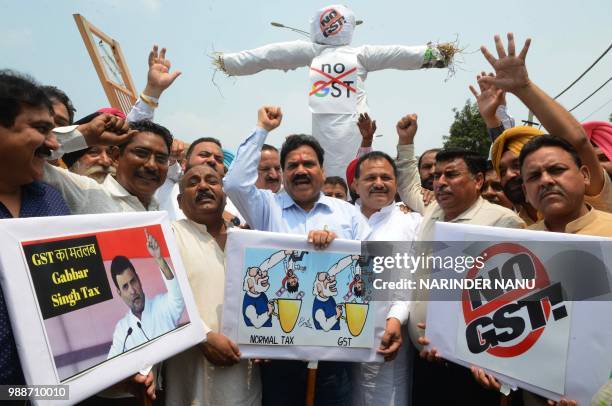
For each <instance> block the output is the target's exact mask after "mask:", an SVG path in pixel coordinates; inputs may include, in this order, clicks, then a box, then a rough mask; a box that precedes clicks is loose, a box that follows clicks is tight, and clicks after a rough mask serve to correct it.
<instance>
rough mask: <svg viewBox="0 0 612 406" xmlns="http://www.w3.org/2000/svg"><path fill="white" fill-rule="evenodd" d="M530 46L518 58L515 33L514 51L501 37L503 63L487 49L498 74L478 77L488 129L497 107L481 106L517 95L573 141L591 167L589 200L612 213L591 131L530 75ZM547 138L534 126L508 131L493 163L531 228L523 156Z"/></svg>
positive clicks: (610, 185)
mask: <svg viewBox="0 0 612 406" xmlns="http://www.w3.org/2000/svg"><path fill="white" fill-rule="evenodd" d="M530 43H531V40H530V39H528V40H527V41H526V42H525V46H524V47H523V49H522V50H521V52H520V53H519V54H518V55H517V54H516V52H515V44H514V36H513V34H512V33H509V34H508V49H509V51H508V53H506V52H505V51H504V50H503V44H502V41H501V39H500V37H499V36H495V44H496V48H497V49H498V50H502V52H498V56H499V58H498V59H496V58H495V57H494V56H493V55H492V54H491V53H490V52H489V51H488V50H487V49H486V48H485V47H482V48H481V50H482V53H483V55H484V56H485V58H486V59H487V60H488V61H489V63H490V64H491V66H492V67H493V68H494V69H495V75H493V74H490V75H479V76H478V84H479V85H480V87H481V91H482V93H481V94H478V93H477V92H476V91H475V90H474V88H473V87H471V90H472V93H474V95H475V96H476V97H477V99H479V98H480V99H483V101H482V103H481V102H480V101H479V108H480V109H481V114H482V115H483V118H485V117H488V118H485V121H486V122H487V126H491V125H494V124H491V122H492V121H494V118H493V117H490V116H491V111H493V109H488V110H483V109H482V108H481V104H483V106H484V105H485V104H487V103H485V101H484V99H488V100H495V99H497V100H499V97H500V95H501V94H503V93H504V92H509V93H512V94H514V95H515V96H516V97H518V99H519V100H520V101H521V102H523V104H524V105H525V106H526V107H527V108H528V109H530V110H531V111H532V112H533V113H534V115H535V116H536V117H537V118H538V119H539V120H540V122H541V123H542V125H543V126H544V128H546V130H547V131H548V132H549V133H550V134H554V135H556V136H558V137H561V138H563V139H565V140H566V141H568V142H569V143H570V144H571V145H572V146H573V147H574V148H575V149H576V151H577V152H578V155H579V156H580V158H581V160H582V162H584V164H585V165H586V166H587V167H588V168H589V172H590V174H591V182H590V184H589V185H588V186H587V188H586V190H585V195H586V201H587V202H588V203H589V204H591V205H592V206H593V207H595V208H597V209H599V210H604V211H612V180H611V179H610V176H609V175H608V174H607V172H606V171H605V169H604V168H603V167H602V166H601V164H600V163H599V160H598V157H597V153H596V151H595V149H594V148H593V145H592V144H591V143H590V142H589V139H588V138H587V135H586V134H585V129H584V128H583V127H582V126H581V125H580V124H579V123H578V122H577V121H576V119H575V118H574V116H572V114H571V113H569V112H568V111H567V110H566V109H565V108H563V106H561V105H560V104H559V103H558V102H557V101H555V100H553V99H552V98H551V97H550V96H549V95H548V94H546V93H545V92H544V91H543V90H542V89H540V88H539V87H538V86H536V85H535V84H534V83H533V82H532V81H531V80H530V78H529V76H528V72H527V68H526V65H525V59H526V56H527V52H528V50H529V44H530ZM510 50H511V52H510ZM489 104H491V103H489ZM493 104H494V103H493ZM487 111H488V113H487ZM493 114H494V113H493ZM542 134H543V132H541V131H539V130H536V129H534V128H532V127H528V126H520V127H514V128H510V129H508V130H505V131H504V132H503V133H502V134H501V135H500V136H499V137H498V138H496V139H495V140H494V142H493V145H492V146H491V160H492V161H493V166H494V167H495V168H496V170H497V171H498V173H499V175H500V178H501V183H502V186H503V187H504V192H505V193H506V196H508V198H509V199H510V200H511V201H512V203H513V204H515V206H516V208H517V209H518V210H519V213H520V215H521V218H523V219H524V220H525V222H526V223H528V224H533V223H534V222H535V221H537V220H538V216H537V211H536V210H535V209H534V208H533V206H531V205H530V204H529V203H528V202H526V201H525V195H524V193H523V189H522V186H521V182H522V180H521V176H520V167H519V162H518V158H519V154H520V151H521V149H522V148H523V146H524V145H525V144H526V143H527V142H529V141H530V140H531V139H533V138H534V137H537V136H540V135H542Z"/></svg>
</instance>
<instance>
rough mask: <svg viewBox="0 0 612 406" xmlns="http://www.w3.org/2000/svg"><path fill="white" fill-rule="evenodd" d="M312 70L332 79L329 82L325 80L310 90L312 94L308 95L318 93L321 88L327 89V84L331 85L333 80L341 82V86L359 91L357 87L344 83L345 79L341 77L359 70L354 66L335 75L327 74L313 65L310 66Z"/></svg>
mask: <svg viewBox="0 0 612 406" xmlns="http://www.w3.org/2000/svg"><path fill="white" fill-rule="evenodd" d="M310 70H313V71H315V72H317V73H319V74H321V75H323V76H325V77H326V78H328V79H330V81H329V82H325V83H323V84H322V85H320V86H319V87H317V88H315V89H312V91H311V92H310V94H309V95H308V96H312V95H313V94H315V93H317V92H318V91H319V90H321V89H325V88H326V87H327V86H329V85H331V84H332V83H333V82H336V83H338V84H340V85H341V86H344V87H346V88H347V89H349V90H352V91H353V92H357V90H355V88H353V87H352V86H349V85H347V84H346V83H344V82H343V81H341V80H340V79H342V78H343V77H345V76H347V75H350V74H351V73H353V72H355V71H356V70H357V68H353V69H349V70H347V71H346V72H344V73H342V74H340V75H338V76H336V77H334V76H332V75H330V74H327V73H325V72H323V71H321V70H319V69H317V68H313V67H312V66H311V67H310Z"/></svg>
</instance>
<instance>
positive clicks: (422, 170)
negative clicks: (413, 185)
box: [417, 148, 440, 190]
mask: <svg viewBox="0 0 612 406" xmlns="http://www.w3.org/2000/svg"><path fill="white" fill-rule="evenodd" d="M438 152H440V148H433V149H428V150H427V151H425V152H423V153H422V154H421V156H419V162H418V164H417V165H418V168H419V176H420V177H421V186H422V187H423V188H424V189H428V190H433V179H434V172H435V171H436V155H437V154H438Z"/></svg>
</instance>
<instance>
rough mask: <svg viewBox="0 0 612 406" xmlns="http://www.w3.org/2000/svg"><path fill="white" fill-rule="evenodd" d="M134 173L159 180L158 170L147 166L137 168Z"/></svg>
mask: <svg viewBox="0 0 612 406" xmlns="http://www.w3.org/2000/svg"><path fill="white" fill-rule="evenodd" d="M136 173H137V174H138V175H140V176H144V177H147V178H154V179H155V180H156V181H157V182H159V181H160V180H161V178H160V176H159V172H158V171H157V170H153V169H149V168H139V169H138V170H137V171H136Z"/></svg>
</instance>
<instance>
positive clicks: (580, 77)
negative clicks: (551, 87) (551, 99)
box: [555, 44, 612, 111]
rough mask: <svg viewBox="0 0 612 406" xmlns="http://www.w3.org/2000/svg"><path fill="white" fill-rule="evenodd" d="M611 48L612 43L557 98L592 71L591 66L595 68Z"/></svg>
mask: <svg viewBox="0 0 612 406" xmlns="http://www.w3.org/2000/svg"><path fill="white" fill-rule="evenodd" d="M610 49H612V44H610V46H609V47H608V49H606V50H605V51H604V53H603V54H601V55H600V56H599V58H597V59H596V60H595V62H593V64H592V65H591V66H589V67H588V68H587V70H585V71H584V72H583V73H582V75H580V76H578V79H576V80H574V81H573V82H572V83H571V84H570V85H569V86H568V87H566V88H565V89H564V90H563V91H562V92H561V93H559V94H558V95H556V96H555V100H556V99H557V98H558V97H559V96H561V95H562V94H563V93H565V92H567V91H568V90H569V89H570V88H571V87H572V86H574V85H575V84H576V83H577V82H578V81H579V80H580V79H582V77H583V76H584V75H586V74H587V72H588V71H590V70H591V68H593V66H595V65H596V64H597V62H599V61H600V60H601V58H603V57H604V56H605V55H606V54H607V53H608V52H609V51H610ZM570 111H571V110H570Z"/></svg>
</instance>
